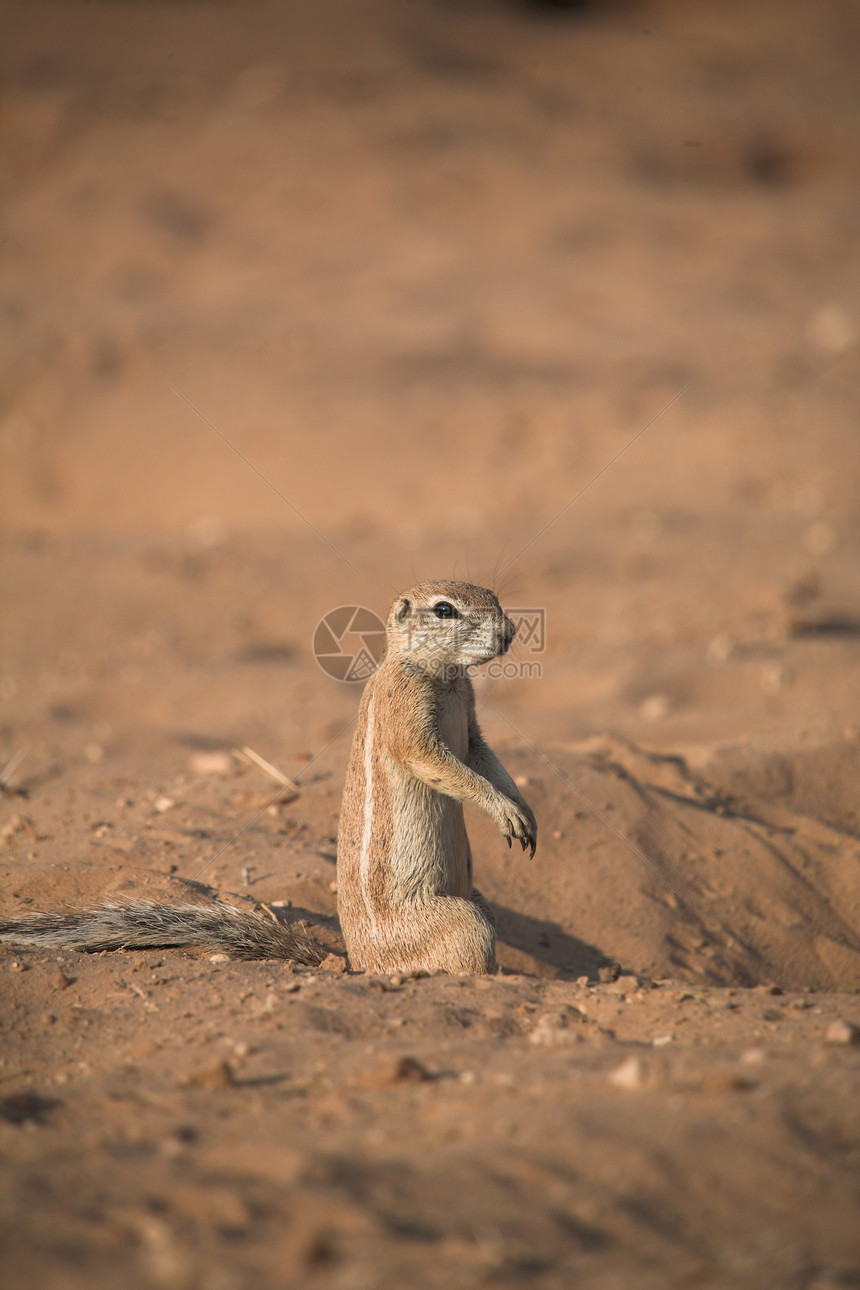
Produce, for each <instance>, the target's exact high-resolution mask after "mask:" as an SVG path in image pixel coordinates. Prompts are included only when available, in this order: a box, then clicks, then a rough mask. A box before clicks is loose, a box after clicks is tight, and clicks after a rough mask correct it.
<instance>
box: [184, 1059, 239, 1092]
mask: <svg viewBox="0 0 860 1290" xmlns="http://www.w3.org/2000/svg"><path fill="white" fill-rule="evenodd" d="M184 1083H186V1084H187V1085H188V1086H189V1087H190V1088H232V1087H233V1085H234V1084H235V1083H236V1081H235V1079H234V1077H233V1068H232V1067H231V1065H230V1063H229V1062H223V1061H222V1062H216V1063H215V1065H214V1066H206V1067H204V1068H203V1069H202V1070H198V1071H192V1073H191V1074H190V1075H188V1076H187V1077H186V1079H185V1080H184Z"/></svg>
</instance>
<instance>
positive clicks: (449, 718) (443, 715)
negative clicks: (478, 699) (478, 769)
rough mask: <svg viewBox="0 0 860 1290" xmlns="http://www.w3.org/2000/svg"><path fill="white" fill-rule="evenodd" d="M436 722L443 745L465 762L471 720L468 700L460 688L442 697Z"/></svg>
mask: <svg viewBox="0 0 860 1290" xmlns="http://www.w3.org/2000/svg"><path fill="white" fill-rule="evenodd" d="M436 721H437V725H438V731H439V738H440V740H441V741H442V743H443V744H445V746H446V747H447V748H450V750H451V752H452V753H453V754H454V756H455V757H459V758H460V760H461V761H462V760H464V759H465V756H466V753H467V752H468V750H469V718H468V711H467V707H466V698H465V695H463V694H461V693H460V691H459V688H457V689H451V690H449V691H448V692H447V693H446V694H444V695H443V696H442V699H441V701H440V703H439V707H438V710H437V716H436Z"/></svg>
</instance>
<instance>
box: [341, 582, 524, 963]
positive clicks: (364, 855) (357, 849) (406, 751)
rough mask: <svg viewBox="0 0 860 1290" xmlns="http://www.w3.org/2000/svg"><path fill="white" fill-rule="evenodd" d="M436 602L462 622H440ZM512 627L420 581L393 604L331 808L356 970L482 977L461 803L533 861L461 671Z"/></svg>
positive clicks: (498, 647)
mask: <svg viewBox="0 0 860 1290" xmlns="http://www.w3.org/2000/svg"><path fill="white" fill-rule="evenodd" d="M440 600H444V601H446V602H447V603H448V604H450V605H451V606H453V607H454V608H455V610H456V611H457V614H458V617H457V618H456V619H451V618H442V619H440V618H438V617H436V615H435V614H434V612H433V606H434V605H435V604H437V603H438V602H439V601H440ZM513 632H514V628H513V625H512V624H511V622H510V620H509V619H508V618H506V617H505V615H504V613H503V611H502V609H501V606H500V605H499V603H498V601H497V600H496V597H495V596H494V595H493V593H492V592H491V591H487V590H486V589H485V588H483V587H473V586H471V585H470V584H469V583H464V582H428V583H422V584H420V585H419V586H417V587H414V588H413V589H412V590H411V591H408V592H406V593H405V595H404V596H401V597H399V598H398V600H396V601H395V603H394V605H393V607H392V609H391V613H390V614H389V618H388V625H387V641H388V643H387V651H386V655H385V658H384V659H383V661H382V663H381V665H380V667H379V669H378V671H377V672H376V674H375V675H374V676H373V677H371V679H370V681H369V682H368V683H367V686H366V688H365V691H364V695H363V696H362V701H361V707H360V710H359V718H358V727H357V729H356V733H355V738H354V741H353V746H352V753H351V756H350V761H349V767H348V770H347V777H346V784H345V787H344V794H343V805H342V809H341V821H340V836H339V838H338V862H337V868H338V913H339V916H340V923H341V928H342V930H343V934H344V938H345V940H346V946H347V953H348V955H349V960H350V964H351V966H352V967H353V968H363V969H365V970H366V971H369V972H393V971H399V972H414V971H425V972H452V973H470V972H491V971H493V969H494V967H495V927H494V920H493V915H492V911H491V910H490V907H489V906H488V904H487V903H486V901H485V900H484V899H483V897H482V896H481V894H480V892H477V891H475V890H474V888H473V887H472V855H471V850H470V847H469V839H468V837H467V835H466V827H465V822H464V819H463V806H462V803H463V802H474V803H476V805H478V806H480V807H481V809H482V810H484V811H486V812H487V814H488V815H489V816H490V817H491V818H492V819H493V820H495V822H496V824H497V825H498V827H499V830H500V832H501V833H502V835H503V836H504V837H506V838H507V839H508V844H509V845H510V842H511V839H512V838H517V839H518V840H519V841H520V842H521V843H522V846H523V848H525V847H526V846H529V847H530V848H531V852H532V854H534V848H535V840H536V834H537V826H536V824H535V819H534V815H533V814H532V811H531V808H530V807H529V806H528V804H527V803H526V802H525V801H524V799H523V798H522V796H521V795H520V792H519V790H518V789H517V787H516V785H515V784H514V781H513V780H512V779H511V777H510V775H509V774H508V773H507V771H506V770H505V768H504V767H503V766H502V764H501V762H500V761H499V760H498V758H497V757H496V755H495V753H494V752H493V751H492V749H491V748H490V747H489V745H488V744H487V743H486V742H485V740H484V738H483V735H482V734H481V730H480V727H479V726H478V722H477V719H476V716H475V698H474V692H473V689H472V682H471V680H470V678H469V676H468V673H467V670H466V669H467V668H468V667H469V666H472V665H474V664H477V663H486V662H489V661H490V659H492V658H495V657H496V656H497V655H498V654H502V653H505V652H506V651H507V649H508V648H509V645H510V642H511V639H512V637H513Z"/></svg>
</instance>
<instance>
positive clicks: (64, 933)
mask: <svg viewBox="0 0 860 1290" xmlns="http://www.w3.org/2000/svg"><path fill="white" fill-rule="evenodd" d="M0 941H6V942H7V943H9V944H12V945H43V946H55V947H58V948H62V949H71V950H89V951H90V952H95V951H98V950H123V949H130V950H133V949H167V948H168V947H171V946H183V945H201V946H205V947H206V948H208V949H212V950H222V951H223V952H224V953H225V954H229V955H231V956H232V957H233V958H238V959H289V960H291V961H292V962H293V963H303V964H306V965H307V966H309V967H316V966H317V964H319V963H321V962H322V960H323V959H324V958H325V957H326V953H327V951H326V950H325V949H324V948H323V946H322V945H320V944H319V943H318V942H317V941H314V940H312V939H311V938H310V937H309V936H306V935H305V934H304V933H303V932H299V931H296V930H294V929H293V928H291V927H284V926H283V925H282V924H281V923H278V922H275V920H274V919H272V918H263V917H261V916H260V915H259V914H252V913H248V912H247V911H245V910H243V909H237V908H236V906H235V905H228V904H220V903H218V904H212V905H191V904H184V905H168V904H162V903H160V902H159V901H157V900H128V901H122V902H116V903H115V902H112V901H107V902H105V904H103V905H98V906H97V907H96V908H95V909H87V910H81V911H80V912H78V913H57V914H26V915H25V916H24V917H23V918H14V919H11V920H10V921H8V922H0Z"/></svg>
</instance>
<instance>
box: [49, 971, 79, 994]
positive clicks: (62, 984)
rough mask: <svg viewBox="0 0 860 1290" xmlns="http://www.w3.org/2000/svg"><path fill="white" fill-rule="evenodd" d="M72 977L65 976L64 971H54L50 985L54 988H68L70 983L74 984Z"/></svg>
mask: <svg viewBox="0 0 860 1290" xmlns="http://www.w3.org/2000/svg"><path fill="white" fill-rule="evenodd" d="M74 980H75V978H74V977H71V976H66V974H65V972H55V973H54V975H53V976H52V977H51V985H52V986H53V987H54V989H55V990H68V988H69V986H70V985H73V984H74Z"/></svg>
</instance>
